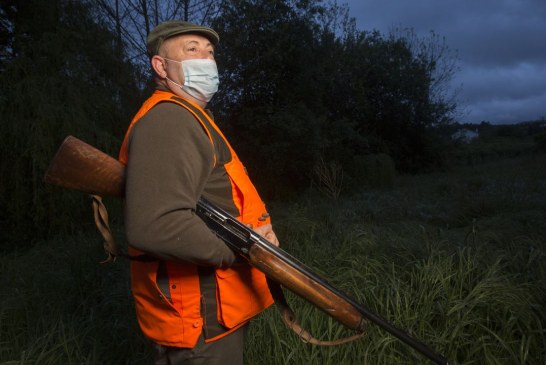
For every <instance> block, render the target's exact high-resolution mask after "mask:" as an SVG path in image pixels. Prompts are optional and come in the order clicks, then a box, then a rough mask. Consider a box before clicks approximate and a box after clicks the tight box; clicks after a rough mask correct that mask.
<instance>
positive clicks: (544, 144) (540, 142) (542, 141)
mask: <svg viewBox="0 0 546 365" xmlns="http://www.w3.org/2000/svg"><path fill="white" fill-rule="evenodd" d="M534 140H535V144H536V149H537V150H539V151H542V152H546V132H543V133H540V134H537V135H536V136H535V137H534Z"/></svg>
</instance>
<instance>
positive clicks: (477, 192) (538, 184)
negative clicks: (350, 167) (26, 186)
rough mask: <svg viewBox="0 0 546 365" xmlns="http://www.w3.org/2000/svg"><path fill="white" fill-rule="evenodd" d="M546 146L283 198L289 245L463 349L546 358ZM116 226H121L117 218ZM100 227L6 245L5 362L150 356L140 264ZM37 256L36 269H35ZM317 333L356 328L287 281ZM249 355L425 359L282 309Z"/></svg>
mask: <svg viewBox="0 0 546 365" xmlns="http://www.w3.org/2000/svg"><path fill="white" fill-rule="evenodd" d="M545 158H546V156H544V155H540V156H534V157H533V156H525V157H519V158H516V159H508V160H503V161H496V162H494V163H487V164H481V165H479V166H467V167H462V168H459V169H456V170H453V171H450V172H443V173H435V174H429V175H417V176H399V177H398V178H397V180H396V183H395V185H394V187H393V188H392V189H382V190H371V189H368V190H367V191H361V192H360V193H358V194H353V195H351V196H349V197H344V196H340V197H339V199H338V200H337V201H336V202H335V204H332V201H331V200H326V199H322V198H318V197H317V196H316V195H313V194H312V193H309V194H306V195H302V196H301V198H300V199H298V200H297V201H294V202H292V203H290V204H286V203H278V204H277V205H273V206H271V210H272V213H273V217H274V224H275V227H276V231H277V234H278V236H279V237H280V239H281V244H282V247H284V249H285V250H287V251H288V252H289V253H291V254H292V255H294V256H295V257H297V258H298V259H299V260H301V261H302V262H304V263H306V264H307V265H309V266H311V267H313V268H315V270H316V271H317V273H319V274H321V275H323V276H324V277H325V278H327V279H328V280H329V281H330V282H331V283H332V284H333V285H334V286H336V287H337V288H339V289H340V290H342V291H344V292H346V293H348V294H349V295H351V296H353V297H355V298H356V299H357V300H358V301H359V302H361V303H363V304H364V305H365V306H366V307H368V308H369V309H370V310H372V311H373V312H375V313H377V314H379V315H381V316H382V317H384V318H386V319H387V320H388V321H389V322H391V323H393V324H395V325H396V326H397V327H400V328H402V329H404V330H406V331H408V332H409V333H410V334H411V335H412V336H414V337H417V338H419V339H421V340H422V341H424V342H425V343H427V344H428V345H429V346H430V347H431V348H432V349H434V350H436V351H438V352H440V353H442V354H444V355H445V356H447V357H448V359H449V360H450V362H452V363H456V364H459V365H471V364H485V365H489V364H491V365H493V364H520V365H524V364H542V363H543V360H544V358H545V356H546V353H545V352H544V351H545V350H544V349H546V342H545V341H546V336H545V335H546V332H545V329H546V313H545V312H544V310H543V308H544V306H545V305H546V251H545V248H546V246H545V245H546V241H545V239H544V237H546V223H545V222H546V216H545V214H546V213H545V210H544V206H546V190H545V189H546V185H545V181H546V170H544V169H543V168H542V167H543V166H544V164H545V163H546V160H545ZM115 231H116V234H117V235H118V234H119V233H120V231H119V229H116V230H115ZM101 251H102V250H101V249H100V239H99V238H98V234H96V233H92V234H91V233H88V234H81V235H74V236H66V237H57V238H54V239H51V240H48V241H43V242H40V244H38V245H37V246H36V247H35V248H34V250H32V251H27V252H12V253H10V254H6V255H3V256H1V257H0V271H1V275H0V343H2V346H0V363H10V362H11V363H20V364H34V363H39V364H45V365H54V364H55V365H56V364H69V363H77V364H120V363H127V364H146V363H150V361H151V357H150V356H151V351H150V347H149V345H148V344H147V342H146V341H145V340H144V339H143V338H142V336H141V334H140V331H139V330H138V328H137V324H136V320H135V317H134V309H133V306H132V304H131V299H130V293H129V288H128V264H127V262H126V261H123V260H120V261H117V262H116V263H114V264H112V265H108V266H100V265H99V264H98V261H100V260H102V259H103V257H104V256H103V252H101ZM29 267H32V268H33V269H32V270H29ZM287 296H288V300H289V302H290V303H291V305H292V307H293V309H294V310H295V312H296V315H297V316H298V319H299V320H300V322H301V323H302V325H303V326H304V327H305V328H307V329H309V330H310V331H311V332H312V333H313V334H314V335H315V336H318V337H320V338H323V339H336V338H339V337H341V336H343V335H347V334H349V331H347V330H345V329H343V328H342V326H341V325H339V324H337V323H335V322H333V321H332V320H330V319H329V318H328V317H327V316H325V315H324V314H323V313H322V312H319V311H318V310H316V309H314V308H313V307H311V306H310V305H308V304H306V303H305V302H304V301H303V300H301V299H299V298H297V297H295V296H294V295H292V294H291V293H287ZM245 361H246V363H247V364H283V365H284V364H343V365H344V364H347V365H349V364H356V363H360V364H362V363H364V364H366V363H368V364H378V365H381V364H389V365H394V364H414V363H425V360H424V358H423V357H422V356H421V355H419V354H418V353H417V352H415V351H414V350H411V349H409V347H407V346H406V345H404V344H403V343H401V342H400V341H398V340H397V339H395V338H394V337H393V336H391V335H389V334H387V333H386V332H385V331H383V330H381V329H380V328H379V327H378V326H376V325H373V324H370V325H369V328H368V333H367V335H366V336H365V337H364V338H363V339H362V340H359V341H357V342H353V343H351V344H347V345H342V346H336V347H326V348H321V347H317V346H312V345H309V344H305V343H303V342H302V341H300V340H299V338H298V337H297V336H296V335H295V334H293V333H292V332H290V331H289V330H288V329H286V328H285V327H284V325H283V324H282V322H281V320H280V319H279V317H278V314H277V313H276V311H275V310H274V308H271V309H269V310H268V311H266V312H265V313H263V314H261V315H259V316H258V317H257V318H256V319H255V320H253V321H252V324H251V326H250V332H249V335H248V337H247V343H246V360H245Z"/></svg>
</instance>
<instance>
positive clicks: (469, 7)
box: [348, 0, 546, 123]
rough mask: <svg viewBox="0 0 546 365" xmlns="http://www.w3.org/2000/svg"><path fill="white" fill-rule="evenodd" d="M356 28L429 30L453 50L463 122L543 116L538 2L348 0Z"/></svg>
mask: <svg viewBox="0 0 546 365" xmlns="http://www.w3.org/2000/svg"><path fill="white" fill-rule="evenodd" d="M348 5H349V8H350V9H351V15H352V16H354V17H355V18H356V19H357V26H358V27H359V28H360V29H361V30H372V29H377V30H379V31H380V32H382V33H383V34H387V33H388V32H389V31H390V30H392V29H394V28H413V29H414V30H415V32H416V34H417V35H420V36H426V35H427V34H428V33H429V32H430V31H431V30H432V31H434V32H435V33H436V34H437V35H439V36H441V37H445V39H446V42H447V45H448V46H449V48H450V49H452V50H456V51H457V53H458V57H459V59H460V69H461V71H460V72H459V73H458V74H456V76H455V78H454V80H453V83H452V84H453V85H454V87H457V86H459V85H461V86H462V89H461V92H460V95H459V96H460V98H459V99H460V103H459V104H460V105H461V106H462V107H464V108H465V109H466V110H467V111H468V112H467V114H466V117H465V120H464V121H472V122H476V121H480V120H490V121H492V122H494V121H498V122H503V123H507V122H517V121H521V120H529V119H536V118H540V117H542V116H544V115H545V114H546V96H545V91H546V44H545V42H544V40H543V37H544V35H545V34H546V20H545V19H546V1H545V0H458V1H451V0H411V1H407V0H386V1H385V0H367V1H365V2H364V1H361V0H352V1H349V2H348Z"/></svg>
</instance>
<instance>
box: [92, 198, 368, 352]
mask: <svg viewBox="0 0 546 365" xmlns="http://www.w3.org/2000/svg"><path fill="white" fill-rule="evenodd" d="M91 197H92V199H93V215H94V218H95V225H96V226H97V229H98V230H99V232H100V234H101V236H102V238H103V239H104V243H103V246H104V251H105V252H106V255H107V257H106V259H105V260H103V261H101V264H104V263H109V262H114V261H115V260H116V258H117V257H118V256H122V257H126V258H128V259H130V260H136V261H154V260H156V259H155V258H154V257H152V256H151V255H146V254H144V255H139V256H131V255H128V254H125V253H122V252H121V251H120V249H119V247H118V245H117V244H116V241H115V239H114V235H113V234H112V230H111V229H110V225H109V223H108V211H107V210H106V207H105V206H104V203H103V202H102V197H100V196H99V195H91ZM267 285H268V286H269V291H270V292H271V295H272V296H273V299H274V300H275V305H276V307H277V309H278V310H279V313H280V315H281V319H282V321H283V322H284V324H285V325H286V326H287V327H288V328H290V329H291V330H292V331H294V332H295V333H296V334H297V335H298V336H299V337H300V338H301V339H302V341H303V342H306V343H310V344H313V345H319V346H336V345H341V344H344V343H347V342H351V341H354V340H357V339H359V338H361V337H362V336H364V335H365V334H366V332H362V333H357V334H355V335H352V336H348V337H344V338H341V339H338V340H334V341H323V340H319V339H317V338H315V337H313V336H312V335H311V334H310V333H309V332H308V331H306V330H305V329H304V328H302V327H301V325H300V324H299V323H298V321H297V320H296V315H295V314H294V312H293V311H292V309H291V308H290V306H289V305H288V302H287V301H286V297H285V296H284V293H283V291H282V288H281V286H280V284H279V283H277V282H275V281H273V280H271V279H269V278H267Z"/></svg>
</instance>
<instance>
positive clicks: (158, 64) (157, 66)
mask: <svg viewBox="0 0 546 365" xmlns="http://www.w3.org/2000/svg"><path fill="white" fill-rule="evenodd" d="M150 63H151V64H152V68H153V69H154V71H155V73H156V74H157V75H158V76H159V77H161V78H162V79H164V78H165V77H167V69H166V68H165V66H166V65H165V63H164V59H163V58H162V57H159V56H158V55H155V56H153V57H152V59H151V60H150Z"/></svg>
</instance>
